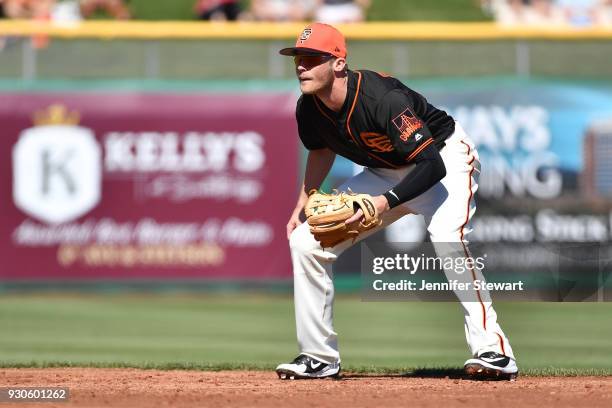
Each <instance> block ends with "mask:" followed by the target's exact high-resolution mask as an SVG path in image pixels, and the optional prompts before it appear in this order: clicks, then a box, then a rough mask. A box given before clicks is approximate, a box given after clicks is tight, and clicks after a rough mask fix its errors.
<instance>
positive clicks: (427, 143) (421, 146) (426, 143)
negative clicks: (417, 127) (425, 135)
mask: <svg viewBox="0 0 612 408" xmlns="http://www.w3.org/2000/svg"><path fill="white" fill-rule="evenodd" d="M433 142H434V140H433V138H429V139H427V140H426V141H425V142H423V144H422V145H420V146H419V147H418V148H417V149H416V150H415V151H414V152H412V153H410V156H408V158H407V159H406V161H410V160H412V159H414V158H415V157H416V155H417V154H419V153H421V152H422V151H423V150H425V148H427V146H429V145H430V144H432V143H433Z"/></svg>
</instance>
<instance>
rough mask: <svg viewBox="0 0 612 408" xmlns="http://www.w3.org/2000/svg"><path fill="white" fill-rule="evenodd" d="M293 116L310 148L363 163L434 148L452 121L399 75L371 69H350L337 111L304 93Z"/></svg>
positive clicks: (405, 160) (404, 159)
mask: <svg viewBox="0 0 612 408" xmlns="http://www.w3.org/2000/svg"><path fill="white" fill-rule="evenodd" d="M296 117H297V123H298V131H299V135H300V139H301V140H302V143H303V144H304V146H305V147H306V148H307V149H309V150H316V149H322V148H329V149H331V150H332V151H334V152H335V153H337V154H339V155H341V156H344V157H346V158H347V159H349V160H351V161H353V162H355V163H357V164H360V165H362V166H366V167H373V168H380V167H382V168H398V167H403V166H405V165H407V164H410V163H412V162H413V161H414V160H415V158H416V157H417V155H418V154H419V153H420V152H421V151H423V150H424V149H426V148H427V147H428V146H430V145H435V146H436V147H437V148H438V150H440V149H441V148H442V147H443V146H444V141H445V140H446V139H447V138H448V137H449V136H450V135H452V134H453V132H454V130H455V121H454V120H453V118H452V117H451V116H450V115H448V114H447V113H446V112H444V111H442V110H440V109H437V108H435V107H434V106H432V105H431V104H430V103H428V102H427V100H426V99H425V98H424V97H423V96H422V95H420V94H419V93H417V92H415V91H413V90H412V89H410V88H408V87H407V86H405V85H404V84H402V83H401V82H400V81H399V80H397V79H395V78H393V77H390V76H385V75H382V74H379V73H376V72H373V71H366V70H361V71H351V70H348V84H347V95H346V100H345V101H344V105H343V106H342V108H341V110H340V111H339V112H334V111H332V110H331V109H329V108H328V107H327V106H325V104H324V103H323V102H321V101H320V100H319V99H318V98H317V97H316V96H314V95H302V96H301V97H300V99H299V100H298V103H297V109H296Z"/></svg>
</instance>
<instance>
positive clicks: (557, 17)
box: [481, 0, 612, 27]
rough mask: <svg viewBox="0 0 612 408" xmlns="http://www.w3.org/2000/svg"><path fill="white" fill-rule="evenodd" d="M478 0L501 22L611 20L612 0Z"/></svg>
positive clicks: (576, 23) (578, 23) (581, 23)
mask: <svg viewBox="0 0 612 408" xmlns="http://www.w3.org/2000/svg"><path fill="white" fill-rule="evenodd" d="M481 4H482V7H483V8H484V10H485V11H487V12H488V13H490V14H491V15H493V17H494V18H495V20H497V21H498V22H499V23H500V24H503V25H521V24H526V25H538V26H544V25H571V26H579V27H588V26H596V25H610V24H612V0H481Z"/></svg>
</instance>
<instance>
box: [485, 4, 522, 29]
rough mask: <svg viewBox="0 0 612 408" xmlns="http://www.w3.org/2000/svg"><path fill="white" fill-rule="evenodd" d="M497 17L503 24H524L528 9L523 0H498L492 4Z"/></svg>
mask: <svg viewBox="0 0 612 408" xmlns="http://www.w3.org/2000/svg"><path fill="white" fill-rule="evenodd" d="M492 7H493V13H494V15H495V19H496V20H497V22H498V23H500V24H503V25H516V24H522V23H523V22H524V20H525V13H526V11H527V9H526V5H525V4H524V2H523V0H508V1H504V0H502V1H496V2H494V3H493V5H492Z"/></svg>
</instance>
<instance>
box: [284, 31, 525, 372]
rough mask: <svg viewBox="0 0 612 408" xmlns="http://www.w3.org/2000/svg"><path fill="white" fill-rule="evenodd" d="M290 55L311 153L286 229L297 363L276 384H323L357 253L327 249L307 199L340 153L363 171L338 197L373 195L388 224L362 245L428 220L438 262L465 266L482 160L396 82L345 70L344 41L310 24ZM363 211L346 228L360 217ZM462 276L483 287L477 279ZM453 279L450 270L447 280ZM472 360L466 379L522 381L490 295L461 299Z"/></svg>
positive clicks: (331, 367)
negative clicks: (340, 270) (341, 269)
mask: <svg viewBox="0 0 612 408" xmlns="http://www.w3.org/2000/svg"><path fill="white" fill-rule="evenodd" d="M280 53H281V54H283V55H289V56H293V58H294V61H295V72H296V75H297V78H298V80H299V83H300V89H301V91H302V96H301V97H300V99H299V100H298V103H297V109H296V118H297V123H298V131H299V136H300V139H301V140H302V143H303V144H304V146H305V147H306V148H307V149H308V150H309V154H308V160H307V164H306V171H305V176H304V184H303V186H302V190H301V192H300V196H299V198H298V202H297V205H296V207H295V210H294V211H293V214H292V215H291V218H290V220H289V222H288V224H287V237H288V238H289V245H290V248H291V258H292V263H293V273H294V297H295V319H296V326H297V338H298V343H299V349H300V355H299V356H298V357H297V358H296V359H295V360H293V361H292V362H291V363H287V364H281V365H279V366H278V367H277V369H276V371H277V373H278V375H279V377H280V378H323V377H334V376H337V375H338V374H339V373H340V354H339V351H338V344H337V334H336V332H335V331H334V327H333V321H332V316H333V311H332V307H333V300H334V285H333V281H332V264H333V263H334V261H335V260H336V259H337V258H338V256H339V255H340V254H341V253H342V252H343V251H344V250H346V249H347V248H348V247H350V246H351V245H353V244H354V242H353V241H351V240H348V241H344V242H342V243H339V244H337V245H335V246H333V247H331V248H323V247H322V246H321V245H320V243H319V242H317V241H316V240H315V238H314V236H313V235H312V234H311V232H310V230H309V228H308V225H307V224H301V223H300V220H299V215H300V213H301V211H302V210H303V208H304V205H305V203H306V201H307V198H308V197H307V192H309V191H310V190H311V189H318V188H319V186H320V185H321V183H322V182H323V180H324V179H325V177H326V176H327V174H328V172H329V170H330V168H331V166H332V164H333V162H334V158H335V156H336V154H339V155H341V156H344V157H346V158H347V159H349V160H351V161H353V162H355V163H357V164H359V165H362V166H364V167H365V169H364V170H363V172H361V173H360V174H357V175H356V176H354V177H353V178H351V179H349V180H347V181H346V182H345V183H344V184H343V185H342V186H341V187H339V189H340V190H347V189H349V188H350V189H351V190H352V191H354V192H358V193H367V194H370V195H372V196H373V203H374V205H375V207H376V208H377V210H378V212H379V214H380V217H381V218H382V224H381V225H380V226H378V227H376V228H374V229H372V230H369V231H367V232H366V233H365V234H361V235H359V237H358V238H357V241H358V240H360V239H363V238H364V237H367V236H368V235H370V234H371V233H373V232H376V231H377V230H379V229H381V228H384V227H386V226H387V225H389V224H391V223H393V222H394V221H396V220H398V219H399V218H401V217H403V216H405V215H406V214H421V215H423V216H424V218H425V221H426V224H427V230H428V232H429V234H430V238H431V241H432V242H433V243H434V247H435V248H436V252H437V254H438V256H443V255H444V253H446V251H450V250H451V249H450V248H451V247H455V248H456V247H457V246H458V247H459V248H461V249H462V251H463V254H465V257H469V252H468V249H467V234H468V233H469V232H470V227H469V225H470V219H471V217H472V216H473V215H474V212H475V210H476V206H475V203H474V194H475V192H476V189H477V187H478V183H477V180H478V174H479V172H480V169H479V166H480V163H479V160H478V152H477V151H476V149H475V148H474V145H473V143H472V142H471V140H470V139H469V138H468V136H467V135H466V134H465V132H464V131H463V130H462V128H461V126H460V125H459V124H458V123H457V122H455V121H454V120H453V118H452V117H451V116H449V115H448V114H447V113H446V112H444V111H442V110H439V109H437V108H435V107H434V106H432V105H431V104H430V103H428V102H427V100H426V99H425V98H424V97H423V96H422V95H420V94H418V93H417V92H415V91H413V90H412V89H410V88H408V87H407V86H405V85H404V84H402V83H401V82H400V81H398V80H397V79H395V78H392V77H389V76H387V75H383V74H379V73H376V72H372V71H367V70H360V71H354V70H350V69H348V66H347V62H346V56H347V52H346V45H345V40H344V37H343V35H342V34H341V33H340V32H339V31H338V30H337V29H335V28H334V27H332V26H329V25H325V24H320V23H314V24H312V25H309V26H308V27H306V28H305V29H304V30H303V31H302V33H301V34H300V35H299V37H298V39H297V41H296V44H295V47H290V48H285V49H282V50H281V51H280ZM361 216H362V213H361V210H359V211H357V213H356V214H355V215H354V216H353V217H352V218H351V219H350V220H349V221H348V222H349V223H350V222H354V221H357V220H359V219H360V218H361ZM470 272H471V273H469V274H467V273H466V274H464V275H466V278H467V279H470V280H476V279H480V280H482V279H483V277H482V276H481V273H480V271H478V270H471V271H470ZM446 273H447V277H449V273H450V272H449V271H446ZM460 300H461V306H462V308H463V312H464V317H465V335H466V339H467V342H468V345H469V348H470V351H471V354H472V357H471V358H470V359H469V360H467V361H466V362H465V370H466V374H467V375H469V376H473V377H478V378H484V379H489V378H490V379H497V378H506V379H512V378H514V377H516V375H517V373H518V368H517V365H516V361H515V358H514V354H513V352H512V348H511V347H510V343H509V342H508V339H507V338H506V336H505V334H504V332H503V331H502V329H501V327H500V326H499V324H498V323H497V315H496V313H495V310H494V309H493V306H492V304H491V302H490V298H489V296H488V293H487V292H486V291H484V290H480V291H474V294H473V297H472V298H466V296H462V297H461V298H460Z"/></svg>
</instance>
